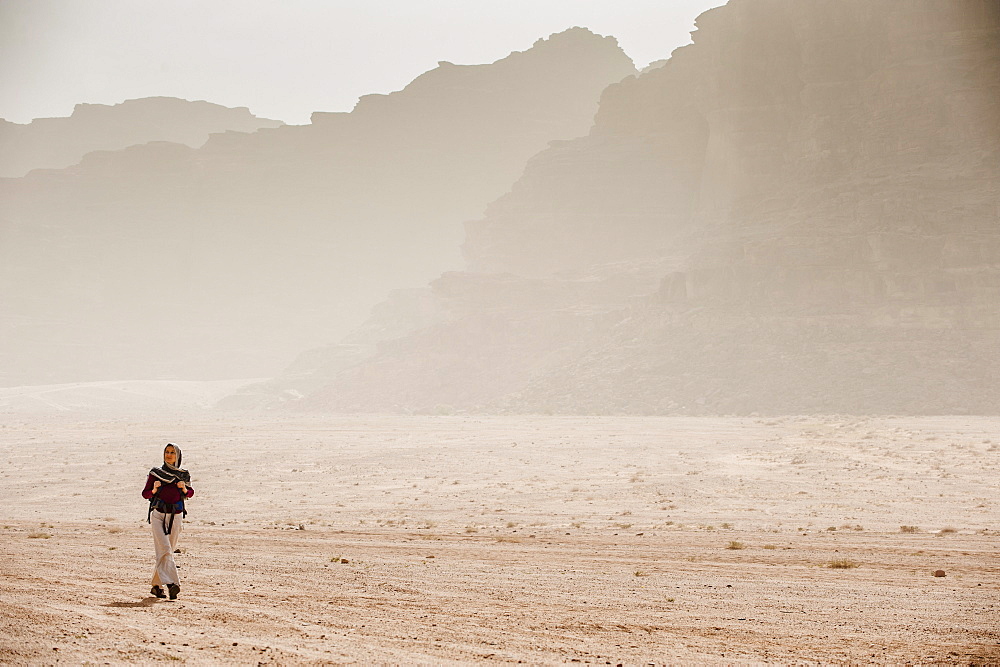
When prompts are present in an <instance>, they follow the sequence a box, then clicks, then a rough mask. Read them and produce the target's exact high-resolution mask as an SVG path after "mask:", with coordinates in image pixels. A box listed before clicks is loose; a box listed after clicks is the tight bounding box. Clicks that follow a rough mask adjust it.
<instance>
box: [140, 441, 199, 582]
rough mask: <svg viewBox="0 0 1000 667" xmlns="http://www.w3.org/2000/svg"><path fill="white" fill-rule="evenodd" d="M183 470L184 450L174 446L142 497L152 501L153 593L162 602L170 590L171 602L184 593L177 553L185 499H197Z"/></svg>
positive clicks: (166, 450) (153, 472) (152, 473)
mask: <svg viewBox="0 0 1000 667" xmlns="http://www.w3.org/2000/svg"><path fill="white" fill-rule="evenodd" d="M180 466H181V448H180V447H178V446H177V445H175V444H174V443H172V442H170V443H167V446H166V447H164V448H163V465H162V466H160V467H158V468H153V469H152V470H150V471H149V477H147V478H146V488H144V489H143V490H142V497H143V498H145V499H147V500H148V501H149V517H148V519H149V524H150V526H151V527H152V529H153V546H154V547H155V548H156V568H155V569H154V570H153V587H152V588H151V589H150V590H149V592H150V593H151V594H152V595H155V596H156V597H158V598H165V597H167V595H166V594H165V593H164V592H163V587H164V586H166V588H167V592H168V593H169V594H170V599H171V600H176V599H177V594H178V593H180V590H181V585H180V579H179V577H178V576H177V565H176V564H175V563H174V549H175V548H176V547H177V538H178V537H179V536H180V533H181V524H182V523H183V519H182V517H183V516H184V515H186V514H187V510H185V509H184V499H185V498H190V497H192V496H193V495H194V488H192V487H191V485H190V484H191V475H190V474H189V473H188V471H187V470H184V469H183V468H181V467H180Z"/></svg>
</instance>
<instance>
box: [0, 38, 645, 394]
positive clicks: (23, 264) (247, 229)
mask: <svg viewBox="0 0 1000 667" xmlns="http://www.w3.org/2000/svg"><path fill="white" fill-rule="evenodd" d="M634 73H635V69H634V67H633V65H632V62H631V60H629V58H628V57H627V56H626V55H625V54H624V53H623V52H622V51H621V49H620V48H619V47H618V45H617V43H616V42H615V40H614V39H612V38H605V37H600V36H597V35H594V34H592V33H590V32H589V31H587V30H584V29H581V28H576V29H571V30H568V31H566V32H563V33H560V34H557V35H553V36H551V37H550V38H548V39H544V40H539V41H538V42H537V43H536V44H535V45H534V46H532V47H531V48H530V49H528V50H526V51H524V52H516V53H513V54H511V55H510V56H508V57H507V58H504V59H502V60H499V61H497V62H495V63H492V64H489V65H453V64H450V63H442V64H441V65H440V66H439V67H437V68H436V69H434V70H432V71H431V72H428V73H426V74H424V75H422V76H420V77H418V78H417V79H416V80H414V81H413V82H412V83H411V84H410V85H408V86H407V87H406V88H405V89H403V90H401V91H398V92H395V93H392V94H390V95H371V96H366V97H364V98H362V99H361V100H360V101H359V103H358V105H357V107H356V108H355V109H354V110H353V111H352V112H351V113H316V114H314V116H313V122H312V123H311V124H310V125H305V126H283V127H279V128H275V129H262V130H260V131H258V132H256V133H253V134H250V135H247V134H240V133H235V132H227V133H223V134H215V135H212V137H211V138H210V139H209V141H208V142H207V143H206V144H205V145H204V146H203V147H201V148H198V149H194V148H190V147H187V146H183V145H180V144H177V143H164V142H160V143H150V144H147V145H144V146H137V147H131V148H128V149H125V150H121V151H113V152H97V153H91V154H89V155H87V156H86V157H85V158H84V160H83V161H82V162H81V163H80V164H79V165H76V166H74V167H72V168H68V169H63V170H39V171H35V172H32V173H31V174H29V175H28V176H25V177H23V178H19V179H7V180H3V181H0V197H2V198H3V199H4V202H5V205H4V209H3V211H2V213H0V235H2V238H3V243H2V245H0V253H2V256H0V295H2V298H3V299H4V301H5V302H6V303H7V304H9V307H6V308H4V309H3V310H2V311H0V332H2V334H3V338H4V343H5V344H4V345H3V346H2V348H0V369H2V371H0V383H4V384H20V383H27V382H32V383H38V382H61V381H63V382H64V381H72V380H85V379H102V378H112V379H127V378H174V377H177V378H190V379H212V378H227V377H228V378H231V377H260V376H265V375H271V374H273V373H275V372H277V371H278V370H280V369H281V368H282V367H283V366H285V365H287V364H288V362H289V361H290V360H291V359H293V358H294V355H295V354H296V353H298V352H299V351H301V350H303V349H306V348H309V347H313V346H316V345H319V344H322V343H324V342H327V341H330V340H337V339H339V338H340V337H341V336H343V335H344V334H346V333H348V332H349V331H351V330H352V329H353V328H355V327H357V326H358V324H360V323H361V322H363V321H364V319H365V317H366V316H367V315H368V313H369V312H370V310H371V307H372V305H374V304H376V303H377V302H379V301H380V300H382V299H384V298H385V296H386V294H387V293H388V292H389V291H390V290H393V289H399V288H408V287H418V286H421V285H424V284H426V282H427V281H428V280H429V279H431V278H433V277H434V276H436V275H439V274H440V273H441V272H442V271H444V270H447V269H450V268H457V267H459V266H460V265H461V258H460V255H459V250H458V248H459V244H460V241H461V224H462V222H463V221H464V220H468V219H471V218H473V217H476V216H479V215H481V214H482V211H483V208H484V206H485V204H486V203H487V202H489V201H491V200H492V199H495V198H496V197H498V196H499V195H500V194H502V193H503V192H504V191H505V190H506V189H507V188H508V187H509V186H510V184H511V183H512V182H513V181H514V180H516V178H517V177H518V175H519V174H520V172H521V169H522V168H523V165H524V162H525V161H526V160H527V159H528V157H530V156H531V155H533V154H535V153H537V152H538V151H539V150H541V149H543V148H544V147H545V146H546V145H547V143H548V142H549V141H550V140H554V139H567V138H572V137H576V136H580V135H582V134H585V133H586V132H587V130H588V128H589V127H590V126H591V124H592V123H593V116H594V113H595V112H596V109H597V102H598V99H599V96H600V93H601V91H602V90H603V89H604V88H605V87H606V86H607V85H608V84H610V83H614V82H617V81H620V80H621V79H622V78H624V77H626V76H628V75H631V74H634Z"/></svg>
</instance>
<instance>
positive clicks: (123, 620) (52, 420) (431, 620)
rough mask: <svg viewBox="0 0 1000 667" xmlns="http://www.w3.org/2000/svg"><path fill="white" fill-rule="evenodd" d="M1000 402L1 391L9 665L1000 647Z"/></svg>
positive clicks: (763, 658) (912, 658) (928, 651)
mask: <svg viewBox="0 0 1000 667" xmlns="http://www.w3.org/2000/svg"><path fill="white" fill-rule="evenodd" d="M0 407H2V406H0ZM0 412H2V410H0ZM998 426H1000V421H998V420H997V419H996V418H985V417H940V418H888V417H887V418H854V417H841V416H828V417H785V418H653V417H459V416H453V417H431V416H398V417H393V416H336V417H315V416H290V415H281V416H267V415H236V414H213V413H211V412H206V411H194V412H187V413H185V414H180V413H178V414H176V415H174V416H157V415H154V414H145V415H143V414H139V413H133V414H131V415H130V416H119V417H111V416H106V417H95V416H93V415H91V416H84V415H81V414H79V413H75V412H72V411H58V412H52V411H25V410H24V409H23V406H21V407H19V408H18V409H13V408H11V409H9V410H8V411H7V412H6V414H4V416H3V420H2V424H0V498H2V499H3V500H2V502H0V575H2V576H0V662H2V663H10V664H21V663H28V664H55V663H71V664H81V663H94V664H99V663H112V664H115V663H149V662H176V661H184V662H191V663H240V664H253V663H282V664H298V663H395V664H411V663H422V664H450V663H501V662H502V663H517V662H525V663H534V664H554V663H560V664H562V663H566V664H568V663H574V664H612V665H617V664H626V665H640V664H641V665H645V664H668V663H673V664H676V663H679V662H682V663H698V664H760V663H773V664H789V663H796V664H802V663H814V662H815V663H854V664H856V663H911V664H931V663H943V664H1000V597H998V596H1000V593H998V587H1000V552H998V546H1000V514H998V508H1000V445H998V444H997V443H1000V431H998ZM167 441H174V442H177V443H178V444H180V445H181V447H182V448H183V451H184V464H185V467H188V468H189V469H190V470H191V471H192V475H193V485H194V486H195V488H196V489H197V495H196V497H195V499H194V500H192V501H191V503H190V510H191V513H190V515H189V517H188V519H187V522H186V523H185V525H184V532H183V534H182V537H181V540H180V545H179V546H180V553H179V554H177V559H178V563H179V565H180V567H181V573H182V574H181V576H182V591H181V596H180V598H179V599H178V600H177V601H175V602H170V601H160V600H156V599H154V598H151V597H149V594H148V591H149V584H148V580H149V576H150V574H151V568H152V544H151V538H150V536H149V527H148V526H147V524H146V523H145V518H146V505H145V502H144V501H143V500H142V499H141V498H140V497H139V492H140V490H141V487H142V484H143V482H144V479H145V474H146V471H147V470H148V469H149V468H150V467H151V466H152V465H155V464H157V462H158V459H157V457H158V455H159V452H160V450H161V448H162V445H163V443H165V442H167ZM904 526H906V527H907V528H905V529H904V528H903V527H904ZM831 565H843V566H844V567H831ZM935 570H943V571H944V572H945V576H944V577H935V576H934V572H935Z"/></svg>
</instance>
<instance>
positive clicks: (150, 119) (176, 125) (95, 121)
mask: <svg viewBox="0 0 1000 667" xmlns="http://www.w3.org/2000/svg"><path fill="white" fill-rule="evenodd" d="M280 125H282V123H281V121H276V120H269V119H267V118H257V117H256V116H254V115H253V114H251V113H250V111H249V110H248V109H247V108H246V107H241V108H239V109H229V108H227V107H224V106H220V105H218V104H211V103H209V102H188V101H187V100H179V99H176V98H173V97H148V98H144V99H139V100H126V101H125V102H123V103H121V104H115V105H111V106H109V105H105V104H78V105H76V108H75V109H73V115H72V116H70V117H68V118H38V119H36V120H33V121H32V122H30V123H28V124H26V125H20V124H18V123H11V122H8V121H5V120H3V119H0V177H8V178H10V177H17V176H24V175H25V174H27V173H28V172H29V171H31V170H32V169H62V168H64V167H69V166H71V165H74V164H76V163H78V162H79V161H80V159H81V158H83V156H84V155H86V154H87V153H91V152H93V151H114V150H119V149H122V148H127V147H129V146H137V145H140V144H146V143H149V142H150V141H171V142H175V143H179V144H185V145H187V146H191V147H192V148H197V147H199V146H201V145H202V144H204V143H205V142H206V141H207V140H208V137H209V135H210V134H214V133H218V132H228V131H232V132H254V131H256V130H259V129H260V128H262V127H279V126H280Z"/></svg>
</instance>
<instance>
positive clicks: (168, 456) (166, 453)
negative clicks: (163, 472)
mask: <svg viewBox="0 0 1000 667" xmlns="http://www.w3.org/2000/svg"><path fill="white" fill-rule="evenodd" d="M163 462H164V463H169V464H170V465H174V464H175V463H177V450H175V449H174V448H173V447H167V448H166V449H164V450H163Z"/></svg>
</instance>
